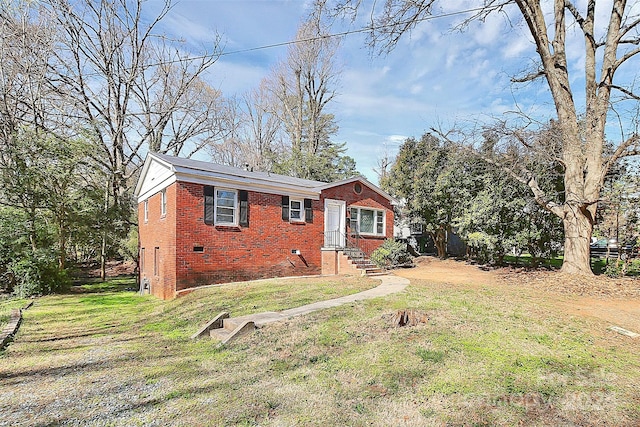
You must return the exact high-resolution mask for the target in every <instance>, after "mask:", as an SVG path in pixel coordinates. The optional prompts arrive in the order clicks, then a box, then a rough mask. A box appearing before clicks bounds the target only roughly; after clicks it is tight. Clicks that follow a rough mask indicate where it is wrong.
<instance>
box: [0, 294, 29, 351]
mask: <svg viewBox="0 0 640 427" xmlns="http://www.w3.org/2000/svg"><path fill="white" fill-rule="evenodd" d="M32 305H33V301H29V303H28V304H27V305H25V306H24V307H23V308H14V309H13V310H11V318H10V319H9V323H8V324H7V326H5V327H4V329H3V330H2V333H1V334H0V351H2V350H4V349H5V347H6V346H8V345H9V343H10V342H11V341H13V337H14V336H15V335H16V333H17V332H18V329H19V328H20V324H21V323H22V310H26V309H28V308H29V307H31V306H32Z"/></svg>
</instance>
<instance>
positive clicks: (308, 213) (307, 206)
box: [304, 199, 313, 223]
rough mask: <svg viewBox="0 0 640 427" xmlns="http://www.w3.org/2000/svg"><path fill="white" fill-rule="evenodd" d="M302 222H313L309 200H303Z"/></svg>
mask: <svg viewBox="0 0 640 427" xmlns="http://www.w3.org/2000/svg"><path fill="white" fill-rule="evenodd" d="M304 220H305V221H306V222H311V223H312V222H313V209H312V208H311V199H304Z"/></svg>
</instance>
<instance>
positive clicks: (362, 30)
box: [192, 4, 503, 59]
mask: <svg viewBox="0 0 640 427" xmlns="http://www.w3.org/2000/svg"><path fill="white" fill-rule="evenodd" d="M502 6H503V4H500V5H498V6H492V7H477V8H473V9H465V10H460V11H456V12H449V13H442V14H440V15H429V16H425V17H422V18H416V19H410V20H407V21H401V22H396V23H393V24H382V25H377V26H376V25H371V26H368V27H362V28H356V29H354V30H347V31H343V32H339V33H333V34H325V35H320V36H314V37H309V38H305V39H300V40H290V41H286V42H280V43H273V44H268V45H264V46H257V47H251V48H247V49H240V50H234V51H230V52H222V53H220V54H218V55H217V56H218V57H221V56H229V55H237V54H241V53H247V52H255V51H258V50H265V49H272V48H275V47H282V46H290V45H294V44H298V43H306V42H311V41H316V40H322V39H329V38H334V37H344V36H348V35H351V34H360V33H366V32H369V31H375V30H380V29H382V28H387V27H392V26H396V25H406V24H411V23H418V22H425V21H432V20H435V19H442V18H450V17H452V16H457V15H464V14H467V13H475V12H482V11H483V10H484V11H488V12H492V11H494V10H498V9H501V8H502ZM204 57H205V56H202V57H192V59H200V58H204Z"/></svg>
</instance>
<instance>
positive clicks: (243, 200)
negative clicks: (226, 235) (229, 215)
mask: <svg viewBox="0 0 640 427" xmlns="http://www.w3.org/2000/svg"><path fill="white" fill-rule="evenodd" d="M238 198H239V199H240V226H242V227H248V226H249V193H248V192H247V191H246V190H240V191H239V192H238Z"/></svg>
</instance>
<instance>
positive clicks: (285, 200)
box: [282, 196, 289, 221]
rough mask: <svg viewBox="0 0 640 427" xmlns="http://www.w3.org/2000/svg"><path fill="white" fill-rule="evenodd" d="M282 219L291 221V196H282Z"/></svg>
mask: <svg viewBox="0 0 640 427" xmlns="http://www.w3.org/2000/svg"><path fill="white" fill-rule="evenodd" d="M282 220H283V221H289V196H282Z"/></svg>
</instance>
